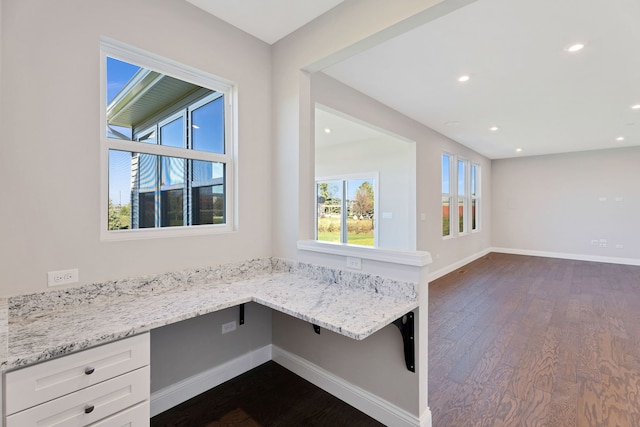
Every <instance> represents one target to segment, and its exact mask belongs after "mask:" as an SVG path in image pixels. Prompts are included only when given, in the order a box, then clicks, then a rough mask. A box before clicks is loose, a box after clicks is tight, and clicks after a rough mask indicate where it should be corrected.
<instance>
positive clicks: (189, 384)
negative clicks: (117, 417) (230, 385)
mask: <svg viewBox="0 0 640 427" xmlns="http://www.w3.org/2000/svg"><path fill="white" fill-rule="evenodd" d="M270 360H271V345H267V346H264V347H262V348H259V349H257V350H254V351H252V352H249V353H246V354H243V355H242V356H240V357H237V358H235V359H233V360H230V361H228V362H226V363H223V364H222V365H220V366H216V367H215V368H212V369H209V370H208V371H205V372H202V373H200V374H198V375H194V376H192V377H190V378H187V379H185V380H182V381H180V382H178V383H176V384H172V385H170V386H169V387H165V388H163V389H162V390H158V391H156V392H155V393H153V394H152V395H151V416H152V417H153V416H155V415H158V414H159V413H161V412H164V411H166V410H167V409H170V408H173V407H174V406H176V405H179V404H180V403H182V402H185V401H187V400H189V399H191V398H192V397H195V396H197V395H199V394H201V393H204V392H205V391H207V390H210V389H212V388H213V387H216V386H218V385H220V384H222V383H224V382H225V381H229V380H230V379H232V378H234V377H237V376H238V375H240V374H243V373H245V372H247V371H250V370H251V369H253V368H256V367H258V366H260V365H262V364H263V363H266V362H268V361H270Z"/></svg>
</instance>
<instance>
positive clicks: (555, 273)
mask: <svg viewBox="0 0 640 427" xmlns="http://www.w3.org/2000/svg"><path fill="white" fill-rule="evenodd" d="M429 406H430V408H431V412H432V417H433V425H434V427H474V426H487V427H489V426H490V427H521V426H525V427H528V426H540V427H541V426H547V427H574V426H575V427H583V426H584V427H609V426H611V427H614V426H619V427H640V267H633V266H624V265H613V264H601V263H589V262H581V261H571V260H558V259H551V258H539V257H527V256H518V255H506V254H495V253H492V254H489V255H487V256H485V257H483V258H481V259H479V260H477V261H474V262H473V263H471V264H468V265H466V266H464V267H463V268H460V269H459V270H456V271H454V272H453V273H451V274H448V275H447V276H445V277H442V278H440V279H438V280H436V281H434V282H432V283H431V284H430V286H429ZM151 425H152V426H154V427H160V426H210V427H213V426H379V425H381V424H379V423H377V422H376V421H375V420H373V419H371V418H369V417H368V416H366V415H364V414H362V413H361V412H359V411H357V410H356V409H354V408H352V407H350V406H349V405H347V404H345V403H343V402H342V401H340V400H339V399H337V398H334V397H333V396H331V395H329V394H327V393H326V392H324V391H322V390H320V389H319V388H317V387H315V386H313V385H312V384H310V383H308V382H307V381H305V380H303V379H301V378H300V377H297V376H296V375H294V374H292V373H291V372H289V371H287V370H286V369H284V368H282V367H280V366H279V365H277V364H275V363H273V362H269V363H267V364H265V365H262V366H261V367H258V368H256V369H254V370H252V371H250V372H248V373H246V374H244V375H241V376H240V377H238V378H235V379H233V380H231V381H229V382H227V383H225V384H223V385H221V386H219V387H216V388H215V389H213V390H211V391H209V392H207V393H204V394H202V395H200V396H197V397H195V398H194V399H191V400H189V401H187V402H185V403H183V404H182V405H179V406H177V407H176V408H173V409H171V410H169V411H167V412H165V413H163V414H160V415H158V416H156V417H154V418H153V419H152V420H151Z"/></svg>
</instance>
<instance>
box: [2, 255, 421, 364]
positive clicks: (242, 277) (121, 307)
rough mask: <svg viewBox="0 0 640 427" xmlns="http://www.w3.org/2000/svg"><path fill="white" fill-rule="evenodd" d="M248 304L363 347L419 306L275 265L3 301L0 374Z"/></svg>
mask: <svg viewBox="0 0 640 427" xmlns="http://www.w3.org/2000/svg"><path fill="white" fill-rule="evenodd" d="M251 301H254V302H256V303H259V304H263V305H265V306H267V307H270V308H272V309H274V310H278V311H281V312H283V313H286V314H289V315H291V316H294V317H297V318H299V319H302V320H305V321H307V322H310V323H313V324H316V325H319V326H320V327H322V328H325V329H328V330H331V331H334V332H337V333H339V334H342V335H345V336H348V337H350V338H353V339H357V340H361V339H364V338H366V337H368V336H369V335H371V334H373V333H374V332H376V331H378V330H380V329H382V328H383V327H385V326H387V325H389V324H390V323H392V322H393V321H394V320H396V319H398V318H399V317H401V316H403V315H404V314H406V313H407V312H409V311H411V310H413V309H415V308H416V307H417V306H418V299H417V289H416V284H415V283H407V282H401V281H397V280H391V279H386V278H382V277H379V276H370V275H365V274H361V273H354V272H350V271H344V270H335V269H330V268H326V267H322V266H315V265H310V264H301V263H296V262H289V261H283V260H279V259H257V260H251V261H247V262H243V263H237V264H228V265H222V266H216V267H209V268H204V269H195V270H187V271H180V272H176V273H167V274H161V275H156V276H148V277H143V278H136V279H127V280H121V281H113V282H105V283H99V284H92V285H86V286H82V287H78V288H68V289H63V290H57V291H49V292H42V293H37V294H29V295H20V296H15V297H9V298H0V368H2V369H4V370H7V369H13V368H17V367H21V366H25V365H28V364H31V363H36V362H40V361H43V360H47V359H50V358H53V357H56V356H60V355H64V354H67V353H70V352H73V351H76V350H81V349H84V348H87V347H91V346H94V345H98V344H103V343H106V342H109V341H113V340H117V339H120V338H124V337H127V336H130V335H134V334H138V333H141V332H146V331H149V330H151V329H154V328H158V327H161V326H164V325H168V324H171V323H175V322H179V321H181V320H185V319H189V318H192V317H196V316H199V315H202V314H206V313H211V312H214V311H218V310H223V309H225V308H228V307H233V306H236V305H239V304H243V303H248V302H251Z"/></svg>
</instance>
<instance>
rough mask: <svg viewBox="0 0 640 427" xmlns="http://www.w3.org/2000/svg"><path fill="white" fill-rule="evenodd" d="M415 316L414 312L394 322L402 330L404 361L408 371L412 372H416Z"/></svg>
mask: <svg viewBox="0 0 640 427" xmlns="http://www.w3.org/2000/svg"><path fill="white" fill-rule="evenodd" d="M413 316H414V315H413V311H410V312H409V313H407V314H405V315H404V316H402V317H401V318H399V319H398V320H395V321H394V322H393V324H394V325H396V326H397V327H398V329H400V333H401V334H402V342H403V343H404V361H405V362H406V364H407V369H408V370H410V371H411V372H415V371H416V355H415V349H416V345H415V344H416V340H415V336H414V333H415V332H414V331H415V329H414V320H413Z"/></svg>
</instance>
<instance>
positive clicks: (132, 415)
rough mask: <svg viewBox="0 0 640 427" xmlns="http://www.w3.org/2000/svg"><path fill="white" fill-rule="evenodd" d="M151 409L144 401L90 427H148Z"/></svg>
mask: <svg viewBox="0 0 640 427" xmlns="http://www.w3.org/2000/svg"><path fill="white" fill-rule="evenodd" d="M150 412H151V407H150V405H149V401H148V400H146V401H144V402H142V403H140V404H138V405H136V406H134V407H132V408H129V409H125V410H124V411H122V412H118V413H117V414H115V415H113V416H111V417H109V418H105V419H104V420H100V421H98V422H97V423H95V424H91V427H148V426H149V422H150Z"/></svg>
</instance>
